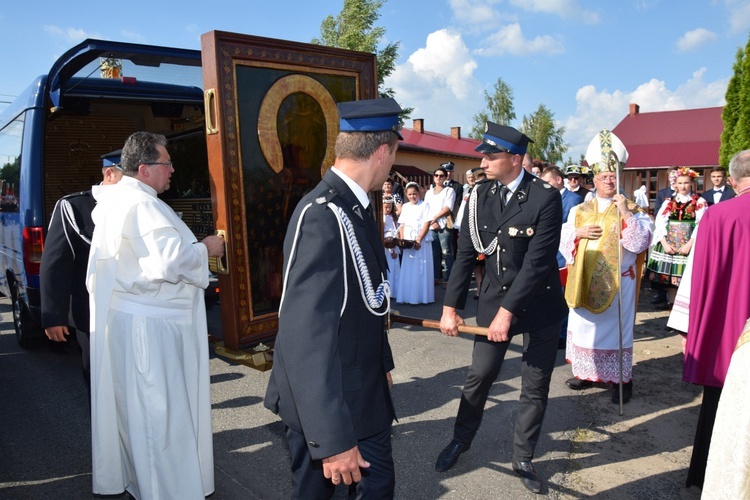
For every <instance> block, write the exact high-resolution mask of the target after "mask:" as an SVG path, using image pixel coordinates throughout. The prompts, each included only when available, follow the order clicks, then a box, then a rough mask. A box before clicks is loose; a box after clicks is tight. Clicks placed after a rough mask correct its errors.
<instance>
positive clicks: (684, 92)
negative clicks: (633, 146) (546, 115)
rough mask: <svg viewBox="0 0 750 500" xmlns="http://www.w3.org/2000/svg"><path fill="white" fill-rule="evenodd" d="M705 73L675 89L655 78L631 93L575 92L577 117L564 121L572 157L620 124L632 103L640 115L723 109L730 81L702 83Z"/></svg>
mask: <svg viewBox="0 0 750 500" xmlns="http://www.w3.org/2000/svg"><path fill="white" fill-rule="evenodd" d="M705 73H706V68H700V69H699V70H696V71H695V72H694V73H693V75H692V76H691V78H690V79H689V80H687V81H686V82H684V83H682V84H680V85H679V86H678V87H677V88H676V89H674V90H670V89H669V88H667V86H666V84H665V83H664V82H663V81H661V80H657V79H656V78H652V79H651V80H649V81H648V82H645V83H642V84H641V85H639V86H638V87H637V88H635V89H634V90H632V91H625V90H614V91H612V92H610V91H608V90H606V89H604V90H601V91H598V90H597V89H596V87H595V86H594V85H586V86H584V87H581V88H580V89H578V92H577V93H576V114H575V115H573V116H570V117H568V118H567V119H566V120H565V122H564V123H565V142H567V143H568V144H570V145H571V148H570V150H569V154H570V156H571V158H573V159H574V160H577V159H578V157H579V156H580V154H581V153H584V152H585V151H586V147H587V146H588V143H589V142H590V141H591V138H592V137H594V135H595V134H596V133H598V132H599V130H601V129H603V128H608V129H612V128H614V127H615V126H616V125H617V124H618V123H620V121H622V119H623V118H624V117H625V115H627V114H628V111H629V106H630V103H636V104H638V105H639V106H640V111H641V113H651V112H656V111H672V110H678V109H696V108H707V107H713V106H723V105H724V104H725V101H724V94H725V93H726V90H727V84H728V83H729V80H728V79H719V80H716V81H713V82H706V81H704V80H703V76H704V75H705ZM566 157H567V156H566Z"/></svg>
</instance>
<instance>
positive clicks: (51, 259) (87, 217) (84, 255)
mask: <svg viewBox="0 0 750 500" xmlns="http://www.w3.org/2000/svg"><path fill="white" fill-rule="evenodd" d="M105 163H107V165H105V166H104V167H103V168H102V176H103V180H102V184H105V185H106V184H116V183H117V182H118V181H119V180H120V179H122V171H121V170H120V169H119V168H118V167H117V166H116V164H114V163H112V162H109V161H107V160H105ZM94 206H96V201H95V200H94V197H93V196H91V191H82V192H80V193H73V194H69V195H67V196H64V197H63V198H60V199H59V200H58V201H57V204H56V205H55V209H54V211H53V212H52V218H51V219H50V223H49V228H48V229H47V238H46V239H45V241H44V253H43V254H42V263H41V267H40V271H39V274H40V277H39V279H40V290H41V291H40V293H41V301H42V327H44V332H45V333H46V335H47V337H48V338H49V339H50V340H53V341H55V342H65V341H66V337H67V336H68V335H70V330H69V329H68V328H69V326H73V327H75V330H76V339H77V340H78V344H79V345H80V346H81V353H82V359H81V362H82V365H83V376H84V378H85V380H86V382H87V384H88V381H89V292H88V290H86V270H87V267H88V260H89V248H90V246H91V235H92V234H93V233H94V222H93V221H92V220H91V211H92V210H93V209H94Z"/></svg>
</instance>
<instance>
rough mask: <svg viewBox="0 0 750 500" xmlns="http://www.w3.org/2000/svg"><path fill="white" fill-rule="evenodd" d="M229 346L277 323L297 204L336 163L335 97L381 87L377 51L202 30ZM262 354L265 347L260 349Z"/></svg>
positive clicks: (253, 339)
mask: <svg viewBox="0 0 750 500" xmlns="http://www.w3.org/2000/svg"><path fill="white" fill-rule="evenodd" d="M201 53H202V60H203V79H204V89H205V90H204V92H205V108H206V109H205V113H206V134H207V139H206V140H207V147H208V158H209V171H210V177H211V198H212V204H213V216H214V221H215V227H216V229H217V231H221V232H222V234H224V235H225V239H226V245H227V247H226V257H225V258H224V259H223V261H222V263H221V264H220V266H219V268H220V269H219V270H220V274H219V285H220V289H221V317H222V334H223V342H224V347H225V348H227V349H230V350H235V351H239V350H240V349H243V348H246V347H250V346H254V345H256V344H258V343H260V342H265V341H268V340H271V339H272V338H273V337H274V335H275V333H276V331H277V328H278V308H279V303H280V300H281V289H282V281H281V279H282V267H283V242H284V236H285V233H286V227H287V224H288V222H289V219H290V218H291V215H292V212H293V211H294V208H295V206H296V205H297V203H298V202H299V200H300V199H301V198H302V196H303V195H304V194H306V193H307V192H308V191H310V190H311V189H312V188H313V187H314V186H315V185H316V184H317V183H318V181H320V179H321V176H322V174H323V173H324V172H325V171H326V170H327V169H328V168H329V167H330V166H331V165H332V164H333V160H334V153H333V149H334V143H335V139H336V135H337V133H338V113H337V110H336V103H337V102H342V101H352V100H357V99H371V98H374V97H376V96H377V73H376V63H375V56H374V55H372V54H366V53H361V52H352V51H346V50H341V49H335V48H330V47H324V46H318V45H308V44H300V43H293V42H285V41H281V40H272V39H267V38H259V37H252V36H245V35H237V34H232V33H224V32H217V31H214V32H210V33H206V34H204V35H203V36H202V38H201ZM261 362H262V355H261Z"/></svg>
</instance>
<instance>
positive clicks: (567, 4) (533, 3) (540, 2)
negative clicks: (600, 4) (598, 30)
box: [510, 0, 601, 24]
mask: <svg viewBox="0 0 750 500" xmlns="http://www.w3.org/2000/svg"><path fill="white" fill-rule="evenodd" d="M510 3H511V4H513V5H515V6H516V7H520V8H522V9H524V10H526V11H529V12H542V13H545V14H556V15H558V16H560V17H562V18H563V19H576V20H578V21H581V22H583V23H586V24H597V23H599V21H600V19H601V18H600V16H599V13H598V12H596V11H593V10H586V9H584V8H582V7H581V6H580V5H578V2H577V1H576V0H510Z"/></svg>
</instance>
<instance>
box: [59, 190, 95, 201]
mask: <svg viewBox="0 0 750 500" xmlns="http://www.w3.org/2000/svg"><path fill="white" fill-rule="evenodd" d="M90 194H91V191H79V192H77V193H70V194H66V195H65V196H63V197H62V198H60V199H61V200H70V199H71V198H77V197H78V196H88V195H90Z"/></svg>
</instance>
